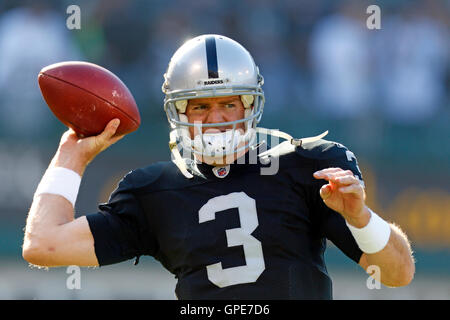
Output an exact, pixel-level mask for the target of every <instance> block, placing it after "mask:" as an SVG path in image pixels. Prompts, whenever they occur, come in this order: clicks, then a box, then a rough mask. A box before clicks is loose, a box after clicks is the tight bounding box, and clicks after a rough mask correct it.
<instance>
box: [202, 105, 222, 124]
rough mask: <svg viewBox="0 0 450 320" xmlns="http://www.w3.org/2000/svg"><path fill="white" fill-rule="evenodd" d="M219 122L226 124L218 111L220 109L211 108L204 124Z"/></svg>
mask: <svg viewBox="0 0 450 320" xmlns="http://www.w3.org/2000/svg"><path fill="white" fill-rule="evenodd" d="M220 122H226V120H225V118H224V116H223V113H222V111H221V110H220V108H214V107H213V108H211V110H209V112H208V115H207V117H206V123H220Z"/></svg>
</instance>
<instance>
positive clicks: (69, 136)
mask: <svg viewBox="0 0 450 320" xmlns="http://www.w3.org/2000/svg"><path fill="white" fill-rule="evenodd" d="M119 124H120V120H119V119H113V120H111V121H110V122H109V123H108V124H107V125H106V127H105V129H104V130H103V132H102V133H100V134H99V135H97V136H91V137H87V138H80V137H78V136H77V134H76V133H75V132H74V131H73V130H72V129H69V130H67V131H66V132H64V134H63V135H62V137H61V141H60V143H59V147H58V151H57V153H56V156H55V158H54V159H53V161H52V164H53V165H54V166H58V167H65V168H68V169H71V170H74V171H75V172H78V173H79V174H80V175H82V174H83V172H84V169H85V168H86V166H87V165H88V164H89V163H90V162H91V161H92V160H94V158H95V157H96V156H97V155H98V154H99V153H100V152H102V151H103V150H105V149H107V148H108V147H110V146H111V145H112V144H114V143H116V142H117V141H119V140H120V139H122V138H123V137H124V135H121V136H114V134H115V133H116V130H117V128H118V127H119Z"/></svg>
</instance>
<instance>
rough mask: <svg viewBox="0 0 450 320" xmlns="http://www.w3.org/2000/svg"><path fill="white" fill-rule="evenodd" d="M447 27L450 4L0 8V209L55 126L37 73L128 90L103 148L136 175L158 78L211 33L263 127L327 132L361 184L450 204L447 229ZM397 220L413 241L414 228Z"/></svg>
mask: <svg viewBox="0 0 450 320" xmlns="http://www.w3.org/2000/svg"><path fill="white" fill-rule="evenodd" d="M72 4H75V5H78V6H79V7H80V13H81V29H79V30H77V29H74V30H69V28H67V25H66V20H67V18H68V17H69V16H70V13H67V12H66V10H67V8H68V6H69V5H72ZM370 4H376V5H378V6H379V7H380V9H381V29H379V30H369V29H368V28H367V25H366V21H367V19H368V17H369V15H370V14H369V13H367V12H366V9H367V7H368V6H369V5H370ZM449 24H450V2H449V1H442V0H420V1H417V0H408V1H407V0H398V1H390V0H384V1H375V0H374V1H363V0H355V1H352V0H347V1H335V0H315V1H309V0H283V1H271V0H227V1H210V0H195V1H183V0H136V1H128V0H97V1H90V0H77V1H76V0H60V1H56V0H39V1H32V0H2V1H1V2H0V163H1V165H0V179H1V180H2V181H3V183H2V184H0V208H5V207H6V208H9V210H18V209H21V210H22V209H23V212H21V214H20V215H16V217H18V218H17V219H18V220H19V221H21V223H24V214H25V213H26V209H27V206H29V204H30V203H31V197H32V194H33V192H34V190H35V187H36V185H37V183H38V181H39V179H40V177H41V176H42V173H43V171H44V170H45V167H46V166H47V164H48V161H49V159H50V157H51V155H52V154H53V152H54V151H55V149H56V146H57V142H58V141H59V138H60V136H61V134H62V132H63V131H64V130H65V128H64V127H63V126H62V124H61V123H60V122H59V121H58V120H57V119H56V118H55V117H54V116H53V114H52V113H51V111H50V110H49V108H48V107H47V106H46V104H45V102H44V100H43V98H42V96H41V93H40V90H39V87H38V83H37V75H38V73H39V71H40V69H41V68H43V67H44V66H47V65H49V64H52V63H55V62H60V61H67V60H83V61H89V62H93V63H96V64H99V65H101V66H103V67H105V68H107V69H109V70H111V71H112V72H113V73H115V74H116V75H118V76H119V77H120V78H121V79H122V80H123V81H124V82H125V83H126V85H127V86H128V87H129V89H130V90H131V92H132V93H133V95H134V97H135V99H136V101H137V104H138V106H139V109H140V112H141V116H142V126H141V128H140V129H139V130H138V131H137V132H135V133H133V134H131V135H130V136H129V137H127V138H126V139H127V140H126V142H124V143H119V144H118V145H117V146H115V147H114V148H112V149H113V151H111V152H115V154H118V153H122V158H120V159H122V160H123V161H124V162H123V163H122V166H123V167H121V168H123V169H121V170H125V168H127V166H128V168H127V169H132V168H130V166H131V164H129V163H128V162H126V161H132V160H134V159H138V158H139V159H140V160H142V159H143V162H144V161H145V162H146V163H151V162H153V161H155V160H167V159H168V157H169V151H168V148H167V141H168V125H167V120H166V115H165V113H164V111H163V99H164V96H163V93H162V92H161V85H162V82H163V74H164V72H165V71H166V68H167V65H168V63H169V59H170V57H171V56H172V54H173V53H174V52H175V50H176V49H177V48H178V47H179V46H180V45H181V44H183V43H184V42H185V41H186V40H188V39H190V38H192V37H195V36H197V35H200V34H205V33H214V34H222V35H225V36H228V37H230V38H232V39H234V40H236V41H238V42H240V43H241V44H243V45H244V46H245V47H246V48H247V49H248V50H249V51H250V53H251V54H252V55H253V57H254V59H255V61H256V64H257V65H258V66H259V68H260V71H261V73H262V75H263V76H264V78H265V84H264V87H263V89H264V91H265V94H266V105H265V109H264V115H263V118H262V123H261V124H262V125H263V126H267V127H270V128H275V129H281V130H284V131H287V132H289V133H290V134H291V135H293V136H296V137H302V136H310V135H316V134H319V133H321V132H323V131H325V130H327V129H328V130H330V134H329V136H328V137H327V138H328V139H329V140H335V141H339V142H341V143H343V144H345V145H347V146H348V147H349V148H350V149H352V151H353V152H354V153H355V154H356V155H357V157H358V159H360V161H362V164H363V169H364V168H367V170H366V172H368V174H367V175H366V178H367V179H370V177H371V175H370V171H369V169H373V170H374V171H375V176H376V177H377V178H378V179H382V178H383V177H387V179H388V181H389V183H386V182H385V181H383V184H382V183H381V182H379V185H382V187H383V188H384V189H383V190H384V192H385V194H388V197H393V194H395V192H399V190H402V188H404V187H405V185H414V184H417V185H419V186H420V187H423V186H432V187H436V188H438V190H439V192H441V194H442V193H443V196H439V197H438V198H437V199H440V200H438V203H440V205H441V207H437V208H435V209H434V211H433V210H432V211H430V212H442V210H441V209H440V208H442V207H443V208H446V210H447V211H446V212H447V215H446V217H447V220H446V222H445V221H443V220H442V216H439V217H438V218H436V219H435V220H433V221H435V222H436V221H437V222H436V223H435V224H437V225H438V226H446V227H445V228H447V229H445V230H447V231H448V234H450V222H449V221H448V217H449V216H450V213H449V212H448V208H449V207H450V206H446V205H444V204H443V203H444V202H442V201H447V202H448V201H449V197H450V195H449V188H448V178H449V177H450V163H449V159H450V144H449V136H450V135H449V123H450V121H449V120H450V67H449V65H450V58H449V48H450V41H449V39H450V34H449ZM36 159H40V162H39V161H37V160H36ZM99 161H100V160H99ZM116 162H118V161H116ZM112 163H115V162H114V161H111V162H109V163H108V164H107V165H111V164H112ZM93 165H95V164H93ZM105 171H106V173H105V174H106V175H108V174H110V173H108V170H105ZM412 172H414V175H412V174H411V173H412ZM383 174H384V176H383ZM103 179H106V178H104V177H103ZM371 182H372V184H366V185H374V184H375V182H374V181H371ZM402 183H403V184H402ZM391 190H393V191H392V192H391ZM98 193H99V191H98V190H97V193H94V194H98ZM379 195H381V196H383V194H381V192H380V193H379ZM411 197H413V198H414V199H418V198H419V197H417V196H415V195H412V196H410V198H411ZM410 198H408V197H407V198H405V199H410ZM427 199H430V197H429V196H428V198H427ZM442 199H444V200H442ZM94 200H97V199H94ZM381 200H383V199H381ZM389 200H392V199H389ZM392 201H393V200H392ZM385 202H386V200H385ZM405 203H411V201H409V200H404V201H403V202H401V203H400V204H398V206H401V205H404V204H405ZM415 207H417V206H415ZM423 207H426V208H430V206H429V205H428V204H425V205H423ZM411 210H412V209H411ZM406 211H407V210H406ZM2 212H3V216H4V217H6V213H5V212H6V211H5V210H3V211H2ZM444 213H445V210H444V212H443V213H440V214H444ZM0 216H2V214H0ZM6 220H7V219H6ZM6 220H5V221H6ZM400 220H401V219H400ZM406 220H407V221H410V224H411V225H412V226H414V225H415V226H416V228H417V230H418V231H417V232H419V233H418V234H420V230H421V228H419V227H420V226H421V225H423V224H422V220H420V218H419V220H417V219H416V220H414V219H413V218H408V219H406ZM406 220H405V221H406ZM411 221H415V222H411ZM444 222H445V223H444ZM414 223H415V224H414ZM433 226H434V225H433ZM411 228H413V227H411ZM430 228H431V227H430ZM407 229H408V228H407ZM8 230H9V229H8ZM3 234H5V233H3ZM445 239H446V241H447V242H446V243H447V244H448V245H449V247H450V236H447V238H445ZM434 240H435V242H439V241H441V240H439V239H434ZM441 242H442V241H441Z"/></svg>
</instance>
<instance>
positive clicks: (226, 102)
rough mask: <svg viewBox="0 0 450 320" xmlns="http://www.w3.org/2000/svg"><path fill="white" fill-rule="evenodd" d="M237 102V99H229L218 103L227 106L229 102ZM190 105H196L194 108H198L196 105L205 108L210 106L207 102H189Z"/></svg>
mask: <svg viewBox="0 0 450 320" xmlns="http://www.w3.org/2000/svg"><path fill="white" fill-rule="evenodd" d="M237 100H238V98H230V99H226V100H223V101H220V102H219V103H220V104H228V103H230V102H236V101H237ZM190 103H191V104H192V105H196V106H198V105H205V106H207V105H209V104H210V103H209V102H190Z"/></svg>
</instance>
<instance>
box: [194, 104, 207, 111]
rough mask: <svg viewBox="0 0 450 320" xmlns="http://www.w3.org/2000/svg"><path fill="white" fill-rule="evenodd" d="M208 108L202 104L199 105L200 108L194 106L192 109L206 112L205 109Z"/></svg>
mask: <svg viewBox="0 0 450 320" xmlns="http://www.w3.org/2000/svg"><path fill="white" fill-rule="evenodd" d="M206 108H207V107H206V106H205V105H204V104H200V105H198V106H194V107H192V110H204V109H206Z"/></svg>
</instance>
